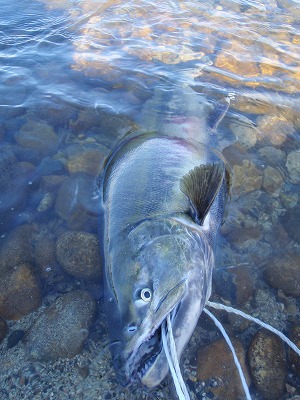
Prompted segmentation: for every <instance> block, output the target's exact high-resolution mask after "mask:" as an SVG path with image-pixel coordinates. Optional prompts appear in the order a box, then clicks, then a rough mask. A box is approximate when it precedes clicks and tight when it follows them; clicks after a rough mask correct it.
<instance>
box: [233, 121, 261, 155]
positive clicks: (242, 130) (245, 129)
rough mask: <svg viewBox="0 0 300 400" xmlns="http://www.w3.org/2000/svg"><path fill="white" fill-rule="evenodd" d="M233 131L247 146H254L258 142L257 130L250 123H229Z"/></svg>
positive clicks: (247, 147) (244, 145)
mask: <svg viewBox="0 0 300 400" xmlns="http://www.w3.org/2000/svg"><path fill="white" fill-rule="evenodd" d="M229 127H230V129H231V131H232V133H233V134H234V135H235V136H236V137H237V139H238V141H239V143H240V144H241V145H242V146H243V147H244V148H245V149H250V148H251V147H254V146H255V144H256V142H257V132H256V130H255V128H254V127H253V126H251V125H250V124H249V125H248V126H247V125H244V124H241V123H238V122H235V123H231V124H229Z"/></svg>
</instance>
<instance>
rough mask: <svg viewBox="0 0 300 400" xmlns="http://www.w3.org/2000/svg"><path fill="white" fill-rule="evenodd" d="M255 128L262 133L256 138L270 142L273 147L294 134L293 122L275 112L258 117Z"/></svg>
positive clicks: (278, 145)
mask: <svg viewBox="0 0 300 400" xmlns="http://www.w3.org/2000/svg"><path fill="white" fill-rule="evenodd" d="M257 129H258V130H260V132H261V134H262V135H261V137H258V139H260V140H264V141H267V142H270V143H272V145H274V146H275V147H276V146H277V147H281V146H282V145H283V143H284V142H285V141H286V140H287V139H288V138H289V137H292V136H294V135H295V134H296V132H295V128H294V125H293V123H292V122H291V121H289V120H287V119H286V118H285V117H283V116H278V115H276V114H274V115H264V116H262V117H259V118H258V119H257Z"/></svg>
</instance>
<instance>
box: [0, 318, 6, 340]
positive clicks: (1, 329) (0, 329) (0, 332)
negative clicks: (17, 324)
mask: <svg viewBox="0 0 300 400" xmlns="http://www.w3.org/2000/svg"><path fill="white" fill-rule="evenodd" d="M7 332H8V325H7V322H6V321H5V319H3V318H1V317H0V343H1V342H3V340H4V339H5V337H6V335H7Z"/></svg>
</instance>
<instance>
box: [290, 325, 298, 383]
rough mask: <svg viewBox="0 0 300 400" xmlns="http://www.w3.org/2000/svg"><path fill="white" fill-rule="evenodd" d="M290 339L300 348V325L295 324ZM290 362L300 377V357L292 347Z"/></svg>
mask: <svg viewBox="0 0 300 400" xmlns="http://www.w3.org/2000/svg"><path fill="white" fill-rule="evenodd" d="M290 339H291V341H292V342H293V343H295V345H296V346H297V347H298V348H299V349H300V325H298V326H293V327H292V329H291V333H290ZM289 356H290V362H291V365H292V368H293V370H294V371H295V372H296V374H297V375H298V376H299V377H300V357H299V355H298V354H297V353H295V352H294V351H293V350H292V349H291V348H289Z"/></svg>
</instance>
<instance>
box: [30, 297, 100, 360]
mask: <svg viewBox="0 0 300 400" xmlns="http://www.w3.org/2000/svg"><path fill="white" fill-rule="evenodd" d="M95 312H96V302H95V301H94V299H93V298H92V297H91V296H90V294H89V293H88V292H86V291H84V290H78V291H74V292H70V293H67V294H64V295H62V296H60V297H59V298H57V299H56V300H55V301H54V303H53V304H52V305H51V306H50V307H49V308H48V309H46V311H45V312H44V313H43V314H42V315H41V316H40V317H39V318H38V319H37V321H36V322H35V323H34V325H33V326H32V328H31V329H30V331H29V333H28V337H27V351H28V353H29V357H30V358H31V359H33V360H39V361H44V362H48V361H57V360H58V359H60V358H72V357H74V356H75V355H76V354H78V353H79V352H80V351H81V350H82V347H83V344H84V342H85V340H86V338H87V336H88V334H89V332H88V329H89V327H90V325H91V323H92V322H93V320H94V317H95Z"/></svg>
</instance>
